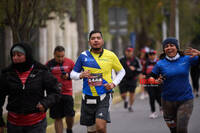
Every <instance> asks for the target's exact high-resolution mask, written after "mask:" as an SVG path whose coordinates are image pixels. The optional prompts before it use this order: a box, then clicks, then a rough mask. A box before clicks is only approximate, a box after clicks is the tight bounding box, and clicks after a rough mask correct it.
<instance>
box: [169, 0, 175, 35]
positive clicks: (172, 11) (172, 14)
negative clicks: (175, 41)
mask: <svg viewBox="0 0 200 133" xmlns="http://www.w3.org/2000/svg"><path fill="white" fill-rule="evenodd" d="M170 4H171V6H170V8H171V9H170V36H172V37H175V16H176V15H175V14H176V13H175V10H176V0H171V3H170Z"/></svg>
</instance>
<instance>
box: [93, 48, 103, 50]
mask: <svg viewBox="0 0 200 133" xmlns="http://www.w3.org/2000/svg"><path fill="white" fill-rule="evenodd" d="M92 50H94V51H99V50H101V48H92Z"/></svg>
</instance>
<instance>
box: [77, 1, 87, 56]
mask: <svg viewBox="0 0 200 133" xmlns="http://www.w3.org/2000/svg"><path fill="white" fill-rule="evenodd" d="M81 2H82V0H76V22H77V29H78V47H79V49H78V56H79V55H80V53H81V52H82V51H84V50H85V49H86V40H85V35H84V23H83V22H84V20H83V14H82V11H83V10H82V4H81Z"/></svg>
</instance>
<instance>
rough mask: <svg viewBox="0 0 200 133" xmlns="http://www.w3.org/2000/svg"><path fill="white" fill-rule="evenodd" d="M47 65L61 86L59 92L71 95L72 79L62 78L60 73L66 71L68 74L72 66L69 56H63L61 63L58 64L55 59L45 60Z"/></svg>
mask: <svg viewBox="0 0 200 133" xmlns="http://www.w3.org/2000/svg"><path fill="white" fill-rule="evenodd" d="M47 66H48V67H49V69H50V71H51V73H52V74H53V75H54V76H55V77H56V78H57V80H58V82H59V83H60V85H59V87H61V94H63V95H72V80H71V79H70V78H68V79H63V78H61V77H62V73H64V74H65V73H68V75H69V76H70V72H71V71H72V69H73V67H74V62H73V61H72V60H71V59H69V58H64V61H63V63H62V64H59V63H57V62H56V61H55V59H51V60H50V61H48V62H47ZM62 69H63V70H62Z"/></svg>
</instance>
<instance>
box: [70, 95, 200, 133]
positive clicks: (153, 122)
mask: <svg viewBox="0 0 200 133" xmlns="http://www.w3.org/2000/svg"><path fill="white" fill-rule="evenodd" d="M122 107H123V104H122V103H119V104H116V105H113V106H112V108H111V120H112V124H108V128H107V131H108V133H169V129H168V128H167V127H166V125H165V122H164V120H163V118H162V117H159V118H157V119H149V118H148V115H149V113H150V111H149V104H148V100H139V99H138V98H137V99H136V101H135V104H134V112H132V113H130V112H128V111H127V110H125V109H123V108H122ZM157 109H158V108H157ZM199 112H200V98H196V99H195V104H194V110H193V114H192V117H191V120H190V124H189V132H188V133H200V122H199V120H200V114H199ZM74 132H75V133H86V128H85V127H84V126H80V125H79V124H77V125H75V126H74Z"/></svg>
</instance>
